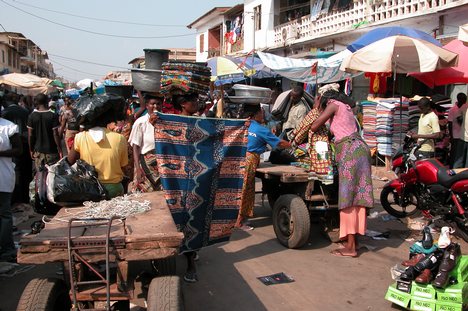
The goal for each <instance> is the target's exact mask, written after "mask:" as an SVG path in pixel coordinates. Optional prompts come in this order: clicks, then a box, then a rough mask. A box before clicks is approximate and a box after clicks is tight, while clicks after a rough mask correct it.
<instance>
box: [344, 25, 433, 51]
mask: <svg viewBox="0 0 468 311" xmlns="http://www.w3.org/2000/svg"><path fill="white" fill-rule="evenodd" d="M398 35H402V36H406V37H410V38H414V39H421V40H425V41H427V42H431V43H432V44H434V45H437V46H442V44H440V42H439V41H437V40H436V39H434V38H433V37H431V36H430V35H429V34H427V33H425V32H422V31H420V30H417V29H414V28H407V27H400V26H392V27H379V28H375V29H372V30H370V31H369V32H367V33H366V34H364V35H362V36H361V37H359V39H357V40H355V41H354V42H353V43H351V44H350V45H348V47H347V49H348V50H350V51H351V52H356V51H357V50H359V49H362V48H363V47H365V46H368V45H369V44H371V43H374V42H375V41H379V40H382V39H385V38H388V37H393V36H398Z"/></svg>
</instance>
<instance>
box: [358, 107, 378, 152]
mask: <svg viewBox="0 0 468 311" xmlns="http://www.w3.org/2000/svg"><path fill="white" fill-rule="evenodd" d="M376 105H377V103H375V102H371V101H363V102H361V106H362V114H363V117H362V126H363V132H364V141H365V142H366V143H367V145H368V146H369V147H370V148H375V147H376V146H377V140H376V135H375V130H376V123H377V121H376V117H377V115H376V113H377V112H376Z"/></svg>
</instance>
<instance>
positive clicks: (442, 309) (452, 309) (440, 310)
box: [436, 302, 467, 311]
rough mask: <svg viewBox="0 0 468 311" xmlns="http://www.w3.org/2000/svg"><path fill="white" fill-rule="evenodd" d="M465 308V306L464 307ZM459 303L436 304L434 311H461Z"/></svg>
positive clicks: (461, 306)
mask: <svg viewBox="0 0 468 311" xmlns="http://www.w3.org/2000/svg"><path fill="white" fill-rule="evenodd" d="M465 306H467V305H465ZM463 310H464V309H463V305H462V304H461V303H449V302H436V311H463Z"/></svg>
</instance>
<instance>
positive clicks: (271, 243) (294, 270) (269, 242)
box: [0, 181, 468, 311]
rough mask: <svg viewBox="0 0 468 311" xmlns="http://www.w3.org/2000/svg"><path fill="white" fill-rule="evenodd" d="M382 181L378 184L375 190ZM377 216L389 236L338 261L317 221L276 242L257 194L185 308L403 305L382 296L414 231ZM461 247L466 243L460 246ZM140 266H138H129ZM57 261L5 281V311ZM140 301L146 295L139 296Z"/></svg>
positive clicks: (210, 259)
mask: <svg viewBox="0 0 468 311" xmlns="http://www.w3.org/2000/svg"><path fill="white" fill-rule="evenodd" d="M382 184H383V183H382V182H380V181H377V182H375V191H376V194H378V192H379V188H380V187H381V186H382ZM375 210H376V211H378V212H379V213H380V214H379V215H378V216H377V217H376V218H373V219H369V229H371V230H376V231H380V232H385V231H389V232H390V238H389V239H388V240H372V239H370V238H367V237H365V238H363V239H362V240H361V245H363V246H369V248H372V250H371V251H369V250H367V249H366V248H362V249H361V250H360V255H359V257H358V258H339V257H335V256H333V255H331V254H330V251H331V250H333V249H335V248H336V245H333V244H331V243H330V242H329V241H328V240H327V238H326V237H324V236H323V235H321V234H320V232H319V230H318V224H317V223H313V230H312V233H311V237H310V241H309V243H308V245H306V246H305V247H304V248H302V249H300V250H291V249H286V248H284V247H283V246H282V245H280V244H279V243H278V241H277V240H276V237H275V234H274V232H273V228H272V226H271V211H270V208H269V206H268V203H266V202H265V204H264V206H262V201H261V197H260V196H258V197H257V206H256V210H255V212H256V217H255V218H254V219H253V220H252V225H253V226H254V227H255V230H253V231H249V232H244V231H236V232H235V233H234V234H233V236H232V239H231V241H230V242H229V243H225V244H220V245H216V246H211V247H208V248H205V249H203V250H202V251H201V252H200V261H199V262H198V269H199V278H200V281H199V282H198V283H195V284H183V293H184V301H185V306H186V310H187V311H198V310H203V311H211V310H223V311H229V310H236V311H237V310H255V311H262V310H269V311H276V310H278V311H279V310H281V311H288V310H291V311H292V310H294V311H299V310H308V311H310V310H312V311H314V310H325V311H327V310H330V311H332V310H333V311H339V310H379V311H380V310H399V309H398V308H394V307H393V306H392V305H391V303H389V302H388V301H386V300H384V295H385V292H386V289H387V287H388V285H389V284H390V283H392V279H391V276H390V267H392V266H394V265H395V264H397V263H398V262H401V261H402V260H403V259H406V258H407V256H408V250H409V246H410V245H411V244H412V242H411V241H405V239H406V238H408V237H409V238H411V237H416V238H418V235H417V234H414V232H413V233H411V232H410V231H409V230H407V226H406V225H404V224H403V223H402V222H400V221H396V220H393V221H383V220H382V218H381V216H382V215H386V213H385V212H382V210H381V209H379V208H376V209H375ZM462 250H463V251H464V253H466V252H467V250H468V247H467V244H466V243H463V245H462ZM184 264H185V262H184V258H178V274H179V275H181V276H182V275H183V272H184ZM132 268H133V269H135V270H138V267H135V266H133V267H132ZM57 269H58V266H57V265H43V266H36V267H35V268H34V269H32V270H30V271H29V272H26V273H22V274H19V275H17V276H15V277H13V278H8V279H3V280H1V281H0V301H1V304H0V309H1V310H2V311H5V310H8V311H9V310H15V309H16V304H17V301H18V299H19V296H20V295H21V292H22V290H23V288H24V286H25V285H26V284H27V282H28V280H29V279H31V278H34V277H41V276H52V277H56V276H57V275H56V271H57ZM277 272H284V273H286V274H288V275H290V276H292V277H293V278H294V279H295V282H293V283H289V284H280V285H273V286H266V285H263V284H262V283H261V282H260V281H259V280H258V279H257V277H259V276H264V275H269V274H273V273H277ZM137 303H138V304H140V305H141V304H142V303H143V302H142V299H141V295H140V299H139V300H138V301H137Z"/></svg>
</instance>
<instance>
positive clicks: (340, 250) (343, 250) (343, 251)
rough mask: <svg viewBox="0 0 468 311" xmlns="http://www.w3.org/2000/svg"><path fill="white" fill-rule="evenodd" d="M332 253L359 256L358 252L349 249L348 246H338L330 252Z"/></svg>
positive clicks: (339, 255)
mask: <svg viewBox="0 0 468 311" xmlns="http://www.w3.org/2000/svg"><path fill="white" fill-rule="evenodd" d="M330 253H331V254H332V255H334V256H337V257H357V252H356V251H352V250H349V249H347V248H344V247H343V248H338V249H335V250H333V251H331V252H330Z"/></svg>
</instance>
